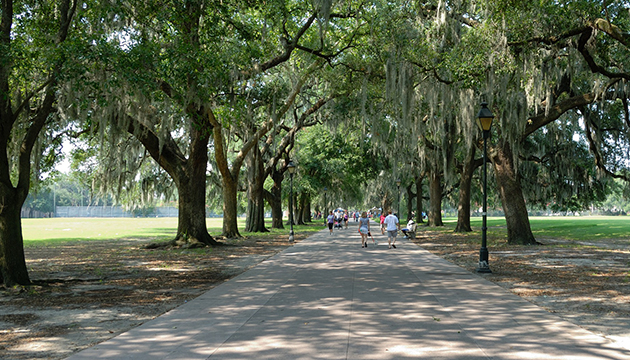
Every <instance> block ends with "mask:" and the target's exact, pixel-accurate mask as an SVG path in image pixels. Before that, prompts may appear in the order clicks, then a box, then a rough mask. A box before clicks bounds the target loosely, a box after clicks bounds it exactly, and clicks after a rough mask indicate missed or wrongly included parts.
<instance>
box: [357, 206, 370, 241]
mask: <svg viewBox="0 0 630 360" xmlns="http://www.w3.org/2000/svg"><path fill="white" fill-rule="evenodd" d="M369 232H370V219H369V218H368V216H367V212H365V211H364V212H363V213H362V214H361V218H360V219H359V233H361V247H362V248H366V247H367V246H368V242H367V238H368V233H369Z"/></svg>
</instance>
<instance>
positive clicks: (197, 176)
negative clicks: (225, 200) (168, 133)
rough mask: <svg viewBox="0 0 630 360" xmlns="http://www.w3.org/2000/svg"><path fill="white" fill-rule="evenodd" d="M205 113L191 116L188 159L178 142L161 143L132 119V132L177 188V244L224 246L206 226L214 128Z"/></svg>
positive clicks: (150, 130)
mask: <svg viewBox="0 0 630 360" xmlns="http://www.w3.org/2000/svg"><path fill="white" fill-rule="evenodd" d="M204 111H205V110H204V109H201V110H200V111H199V113H198V114H191V116H192V117H193V125H192V126H191V129H192V130H191V145H190V154H189V156H188V159H186V158H185V156H184V155H183V154H182V153H181V151H180V149H179V147H178V145H177V144H176V142H175V141H172V139H168V140H167V141H164V142H163V143H161V142H160V140H159V139H158V137H157V135H156V133H155V131H154V129H151V128H148V127H146V125H145V124H143V123H142V122H139V121H137V119H135V118H131V117H128V120H129V124H128V129H127V130H128V132H129V133H130V134H132V135H134V136H135V137H136V138H137V139H138V140H139V141H140V142H141V143H142V145H144V147H145V149H147V151H148V152H149V155H150V156H151V157H152V158H153V159H154V160H155V161H156V162H157V163H158V164H159V165H160V167H162V169H164V170H165V171H166V172H167V173H168V174H169V175H170V176H171V178H172V179H173V182H174V183H175V186H177V192H178V194H179V202H178V204H179V216H178V222H177V236H176V237H175V240H174V241H175V242H174V244H176V245H188V246H193V247H195V246H198V245H199V244H200V243H202V244H206V245H211V246H216V245H222V244H221V243H219V242H217V241H216V240H214V238H212V236H210V234H209V233H208V227H207V225H206V169H207V164H208V141H209V138H210V135H209V134H210V133H211V131H212V126H211V125H210V124H209V123H208V122H207V121H206V118H205V116H204Z"/></svg>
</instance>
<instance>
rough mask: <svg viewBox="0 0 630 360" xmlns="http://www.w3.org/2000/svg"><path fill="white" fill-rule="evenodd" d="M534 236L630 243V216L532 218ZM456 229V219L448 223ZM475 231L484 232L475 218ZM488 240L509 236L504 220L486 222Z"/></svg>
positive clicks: (450, 219) (488, 220)
mask: <svg viewBox="0 0 630 360" xmlns="http://www.w3.org/2000/svg"><path fill="white" fill-rule="evenodd" d="M529 222H530V225H531V229H532V232H533V234H534V237H536V238H553V239H563V240H574V241H597V240H606V239H621V240H624V239H625V240H630V216H567V217H562V216H531V217H530V218H529ZM445 223H448V224H449V225H451V226H452V228H454V227H455V225H456V224H457V219H455V218H449V219H447V220H445ZM470 223H471V226H472V228H473V231H476V232H477V231H479V232H481V218H480V217H479V218H472V219H471V221H470ZM487 224H488V234H489V235H488V236H489V237H494V238H501V237H505V236H506V225H505V218H499V217H489V218H488V219H487Z"/></svg>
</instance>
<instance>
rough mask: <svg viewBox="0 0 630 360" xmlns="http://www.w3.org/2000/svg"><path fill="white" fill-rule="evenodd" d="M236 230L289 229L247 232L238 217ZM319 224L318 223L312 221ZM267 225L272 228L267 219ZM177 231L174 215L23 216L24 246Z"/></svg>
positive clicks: (211, 228) (214, 222)
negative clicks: (162, 216)
mask: <svg viewBox="0 0 630 360" xmlns="http://www.w3.org/2000/svg"><path fill="white" fill-rule="evenodd" d="M238 221H239V229H240V231H241V235H243V236H257V237H274V236H288V233H289V229H288V228H286V229H273V230H271V229H270V230H271V231H270V232H269V233H264V234H263V233H246V232H244V231H243V229H244V227H245V219H244V218H243V219H240V218H239V220H238ZM315 224H317V225H319V223H315ZM267 225H268V226H267V227H268V228H271V219H269V221H268V224H267ZM207 226H208V232H210V234H211V235H213V236H218V235H220V234H221V229H222V227H223V219H222V218H208V219H207ZM293 228H294V231H295V232H296V233H297V232H315V231H319V230H321V229H323V228H324V227H323V226H315V225H306V226H294V227H293ZM176 230H177V218H174V217H170V218H48V219H22V233H23V237H24V245H25V246H33V245H47V244H52V243H61V242H67V241H73V240H113V239H129V238H152V239H156V240H164V241H166V240H171V239H173V238H174V237H175V233H176Z"/></svg>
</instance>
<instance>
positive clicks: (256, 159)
mask: <svg viewBox="0 0 630 360" xmlns="http://www.w3.org/2000/svg"><path fill="white" fill-rule="evenodd" d="M248 163H249V164H248V169H247V183H248V187H247V219H246V221H245V231H249V232H268V231H269V230H267V228H266V227H265V202H264V182H265V179H264V177H263V174H264V168H263V167H264V164H263V161H262V155H261V153H260V149H258V147H254V148H253V149H252V150H251V154H250V156H249V157H248Z"/></svg>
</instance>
